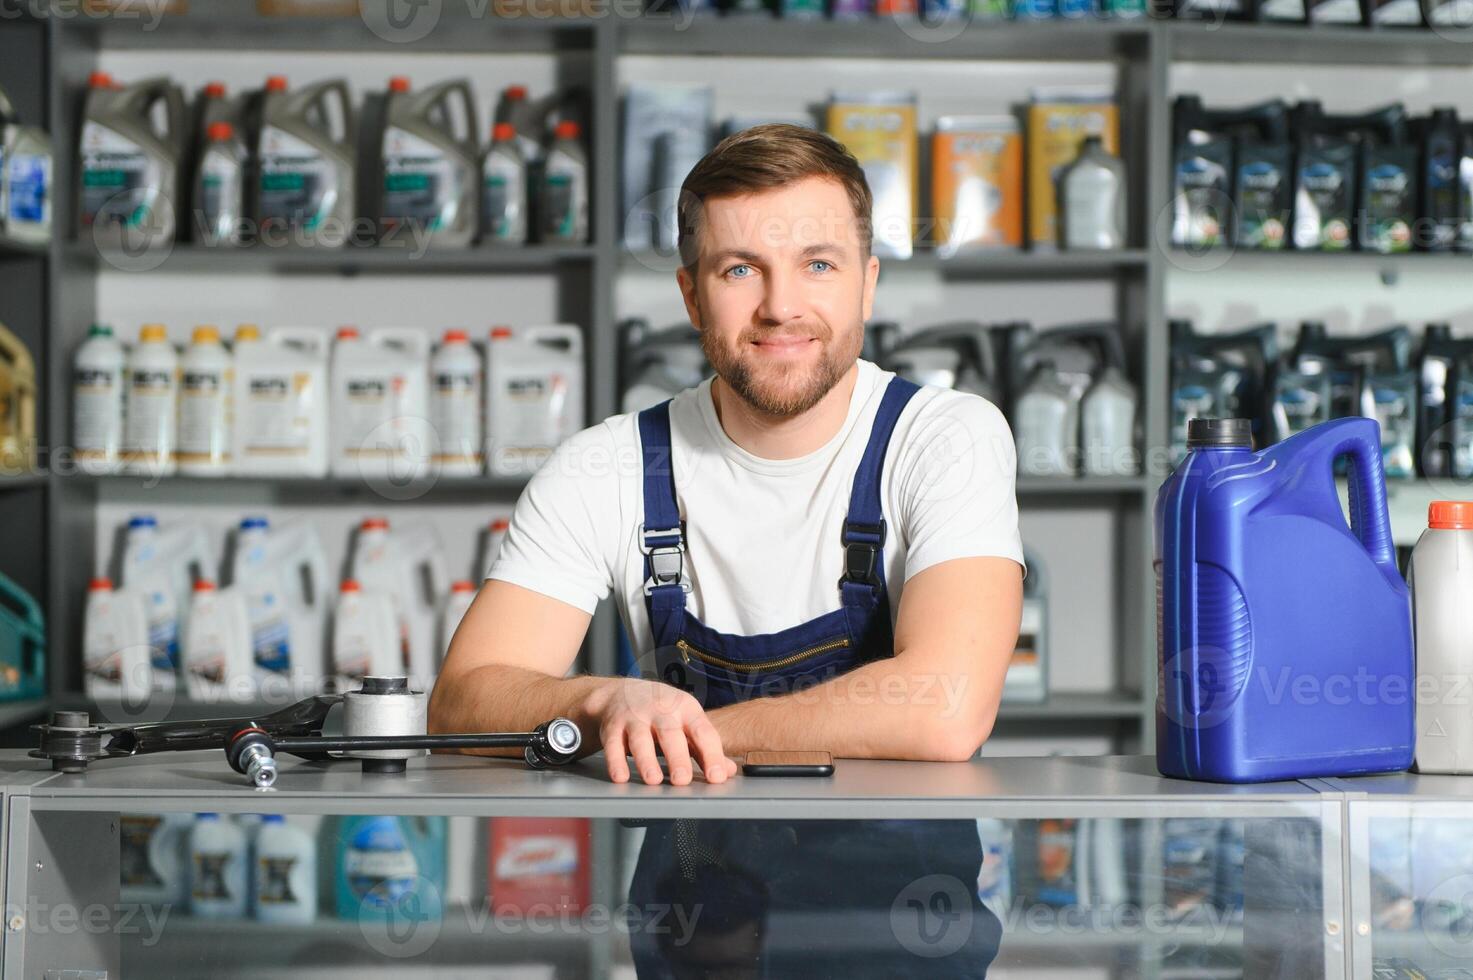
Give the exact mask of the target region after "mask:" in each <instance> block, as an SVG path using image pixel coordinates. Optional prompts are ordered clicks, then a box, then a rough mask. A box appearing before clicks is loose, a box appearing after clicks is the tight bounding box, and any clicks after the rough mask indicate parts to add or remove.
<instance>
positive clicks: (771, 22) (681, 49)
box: [619, 15, 1149, 61]
mask: <svg viewBox="0 0 1473 980" xmlns="http://www.w3.org/2000/svg"><path fill="white" fill-rule="evenodd" d="M619 27H620V35H619V46H620V53H622V54H665V55H678V56H682V57H688V56H698V55H712V54H714V55H733V56H746V57H754V58H814V57H822V58H835V57H849V58H919V59H934V58H966V59H1000V60H1009V61H1109V60H1112V59H1114V58H1116V57H1118V56H1120V55H1121V54H1124V53H1125V52H1126V51H1128V50H1129V49H1131V48H1132V47H1133V46H1137V45H1139V46H1141V47H1143V46H1144V42H1145V39H1146V36H1147V34H1148V27H1149V25H1147V24H1146V23H1144V22H1143V21H1094V20H1092V21H1079V22H1077V23H1076V22H1068V21H1044V22H1029V21H973V22H971V23H969V24H964V25H963V24H938V25H928V24H924V23H922V22H920V21H916V20H912V21H908V22H906V21H899V20H892V19H890V18H883V17H881V18H875V19H872V20H863V21H835V20H811V21H807V20H782V21H778V20H775V19H771V18H766V17H751V18H729V17H719V16H710V15H707V16H699V15H698V16H696V17H694V18H688V17H684V16H680V15H670V16H668V17H661V16H651V15H646V16H645V17H643V18H641V19H639V20H635V21H628V22H621V23H620V25H619Z"/></svg>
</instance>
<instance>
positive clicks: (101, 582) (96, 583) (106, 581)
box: [87, 578, 113, 592]
mask: <svg viewBox="0 0 1473 980" xmlns="http://www.w3.org/2000/svg"><path fill="white" fill-rule="evenodd" d="M112 590H113V580H112V579H110V578H95V579H93V580H92V581H90V582H88V583H87V591H88V592H111V591H112Z"/></svg>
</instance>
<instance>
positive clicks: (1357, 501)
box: [1270, 417, 1396, 568]
mask: <svg viewBox="0 0 1473 980" xmlns="http://www.w3.org/2000/svg"><path fill="white" fill-rule="evenodd" d="M1316 430H1319V431H1318V433H1317V438H1311V439H1310V442H1309V444H1308V445H1304V444H1302V443H1301V446H1300V448H1301V451H1302V450H1308V451H1310V452H1312V453H1319V454H1321V455H1322V456H1323V465H1324V467H1325V468H1326V469H1327V470H1328V469H1330V468H1331V467H1333V465H1334V462H1335V459H1336V457H1338V456H1340V455H1342V454H1349V456H1350V477H1349V480H1348V481H1347V483H1348V486H1349V491H1350V530H1351V533H1352V534H1354V535H1355V536H1356V537H1357V538H1358V539H1360V543H1361V544H1362V545H1363V546H1364V547H1365V549H1366V551H1368V552H1370V555H1371V560H1372V561H1374V562H1375V563H1376V564H1378V565H1389V566H1391V567H1392V568H1395V567H1396V549H1395V548H1393V547H1392V544H1391V520H1390V517H1389V515H1388V514H1387V512H1386V475H1385V471H1384V469H1383V465H1382V462H1381V425H1380V423H1378V422H1377V421H1376V420H1375V419H1368V418H1360V417H1358V418H1345V419H1337V420H1335V421H1334V422H1328V423H1324V424H1321V425H1319V426H1316V427H1315V428H1314V429H1310V430H1308V431H1307V432H1305V433H1304V435H1308V434H1309V433H1310V432H1316ZM1291 441H1292V440H1291ZM1270 452H1272V450H1270Z"/></svg>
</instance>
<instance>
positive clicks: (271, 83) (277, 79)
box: [266, 75, 286, 92]
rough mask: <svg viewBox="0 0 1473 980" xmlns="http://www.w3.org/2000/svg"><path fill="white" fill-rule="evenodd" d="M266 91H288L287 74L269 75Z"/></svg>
mask: <svg viewBox="0 0 1473 980" xmlns="http://www.w3.org/2000/svg"><path fill="white" fill-rule="evenodd" d="M266 91H268V92H285V91H286V76H285V75H267V76H266Z"/></svg>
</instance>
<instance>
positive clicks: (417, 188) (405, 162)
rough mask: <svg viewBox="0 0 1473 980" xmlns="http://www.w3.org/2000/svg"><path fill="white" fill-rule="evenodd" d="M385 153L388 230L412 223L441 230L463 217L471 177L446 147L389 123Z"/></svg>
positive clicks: (385, 216)
mask: <svg viewBox="0 0 1473 980" xmlns="http://www.w3.org/2000/svg"><path fill="white" fill-rule="evenodd" d="M383 152H384V186H383V221H384V227H385V229H392V228H394V227H396V226H398V225H400V224H409V225H411V226H412V227H415V228H423V229H426V230H428V231H439V230H440V229H442V228H452V227H454V226H455V223H456V222H457V221H460V220H462V217H463V216H462V214H461V207H460V205H461V199H462V198H463V197H464V196H465V191H466V188H467V185H469V184H470V179H469V177H468V175H467V174H466V173H465V172H464V170H465V168H464V167H462V166H459V165H458V164H457V162H456V160H455V159H454V158H453V157H451V156H450V155H449V154H448V153H446V152H445V150H444V149H442V148H441V147H438V146H436V145H435V144H433V143H431V142H429V141H428V140H426V139H423V138H421V137H419V136H416V135H414V134H413V133H409V132H406V131H405V130H402V129H400V128H399V127H398V126H389V127H387V128H386V129H385V130H384V144H383ZM464 217H465V218H468V217H469V216H464Z"/></svg>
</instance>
